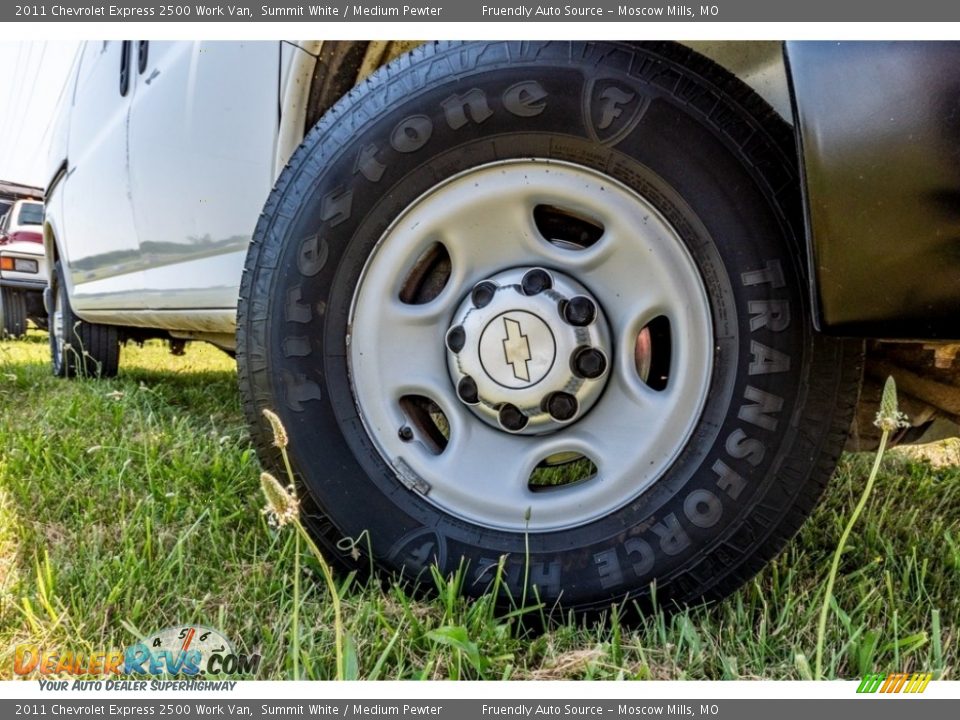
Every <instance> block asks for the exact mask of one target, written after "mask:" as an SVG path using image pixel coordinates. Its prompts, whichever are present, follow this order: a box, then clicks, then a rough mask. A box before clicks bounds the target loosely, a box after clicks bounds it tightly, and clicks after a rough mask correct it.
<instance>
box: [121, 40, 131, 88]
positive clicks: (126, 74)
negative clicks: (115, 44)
mask: <svg viewBox="0 0 960 720" xmlns="http://www.w3.org/2000/svg"><path fill="white" fill-rule="evenodd" d="M130 44H131V43H130V41H129V40H124V41H123V44H122V45H121V46H120V97H126V96H127V92H129V90H130Z"/></svg>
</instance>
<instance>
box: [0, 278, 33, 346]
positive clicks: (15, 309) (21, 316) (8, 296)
mask: <svg viewBox="0 0 960 720" xmlns="http://www.w3.org/2000/svg"><path fill="white" fill-rule="evenodd" d="M0 320H2V322H3V325H2V327H0V337H3V338H14V339H15V338H20V337H23V336H24V335H26V334H27V302H26V299H25V298H24V296H23V293H21V292H18V291H17V290H14V289H13V288H3V289H2V290H0Z"/></svg>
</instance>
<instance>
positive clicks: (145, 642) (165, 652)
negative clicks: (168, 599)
mask: <svg viewBox="0 0 960 720" xmlns="http://www.w3.org/2000/svg"><path fill="white" fill-rule="evenodd" d="M259 666H260V655H257V654H253V655H247V654H242V653H238V652H236V651H235V650H234V648H233V644H232V643H231V642H230V641H229V640H227V638H226V637H224V635H223V634H222V633H220V632H219V631H218V630H214V629H213V628H208V627H204V626H202V625H180V626H174V627H168V628H164V629H163V630H160V631H159V632H155V633H150V634H148V635H146V636H145V637H143V638H142V639H141V640H140V641H139V642H137V643H134V644H132V645H130V646H128V647H126V648H124V649H122V650H118V649H104V650H101V651H93V652H91V651H74V650H70V649H46V648H42V647H40V646H38V645H20V646H18V647H17V648H16V651H15V654H14V663H13V672H14V673H15V674H16V675H20V676H24V675H41V676H42V675H56V676H60V677H63V676H76V677H87V676H123V677H151V676H152V677H158V676H188V677H198V676H202V677H206V676H210V675H255V674H256V672H257V669H258V668H259Z"/></svg>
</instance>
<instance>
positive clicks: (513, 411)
mask: <svg viewBox="0 0 960 720" xmlns="http://www.w3.org/2000/svg"><path fill="white" fill-rule="evenodd" d="M500 424H501V425H503V427H504V429H506V430H511V431H513V432H518V431H520V430H523V428H525V427H526V425H527V416H526V415H524V414H523V413H522V412H520V409H519V408H518V407H517V406H516V405H511V404H510V403H504V404H503V405H501V406H500Z"/></svg>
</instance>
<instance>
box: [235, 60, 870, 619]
mask: <svg viewBox="0 0 960 720" xmlns="http://www.w3.org/2000/svg"><path fill="white" fill-rule="evenodd" d="M801 228H802V224H801V211H800V189H799V178H798V171H797V166H796V151H795V147H794V144H793V137H792V133H791V131H790V129H789V127H787V126H786V124H785V123H783V121H782V120H781V119H780V118H779V117H778V116H776V115H775V114H774V113H773V111H772V110H771V109H770V108H769V107H768V106H767V105H766V104H765V103H764V102H763V101H762V100H760V99H759V98H758V97H757V96H756V95H755V94H754V93H753V92H752V91H751V90H750V89H749V88H748V87H746V86H745V85H743V84H742V83H741V82H739V81H738V80H737V79H735V78H734V77H732V76H731V75H729V74H728V73H727V72H725V71H724V70H723V69H721V68H720V67H718V66H717V65H715V64H713V63H712V62H710V61H708V60H706V59H705V58H703V57H701V56H699V55H697V54H695V53H693V52H691V51H690V50H688V49H686V48H683V47H680V46H677V45H673V44H667V43H656V44H624V43H596V42H589V43H580V42H530V43H513V42H471V43H438V44H432V45H428V46H424V47H421V48H419V49H418V50H416V51H415V52H413V53H411V54H410V55H408V56H404V57H402V58H400V59H398V60H397V61H395V62H393V63H391V64H390V65H388V66H386V67H385V68H382V69H381V70H379V71H378V72H377V73H375V74H374V75H373V76H372V77H370V78H369V79H368V80H366V81H365V82H364V83H363V84H362V85H361V86H359V87H357V88H355V89H354V90H353V91H351V92H350V93H349V94H348V95H347V96H346V97H345V98H344V99H342V100H341V101H340V102H339V103H338V104H337V105H336V106H334V107H333V109H332V110H331V111H330V112H329V113H328V114H327V115H326V116H324V118H323V119H322V120H321V121H320V122H319V123H318V125H317V126H316V127H315V128H314V129H313V130H312V131H311V132H310V133H309V134H308V136H307V137H306V139H305V140H304V142H303V144H302V146H301V147H300V148H299V149H298V150H297V152H296V153H295V154H294V156H293V157H292V159H291V160H290V163H289V165H288V166H287V168H286V169H285V170H284V171H283V173H282V174H281V176H280V178H279V180H278V182H277V184H276V187H275V188H274V191H273V193H272V194H271V196H270V198H269V200H268V201H267V203H266V206H265V209H264V212H263V214H262V216H261V218H260V221H259V223H258V226H257V228H256V231H255V235H254V239H253V242H252V244H251V246H250V250H249V254H248V257H247V261H246V268H245V273H244V277H243V281H242V285H241V298H240V306H239V313H238V343H237V359H238V364H239V381H240V388H241V394H242V398H243V404H244V408H245V411H246V414H247V417H248V420H249V423H250V426H251V428H252V432H253V437H254V440H255V443H256V446H257V448H258V451H259V453H260V457H261V459H262V462H263V463H264V464H265V465H266V466H268V467H270V468H279V467H282V465H281V464H280V463H279V462H278V456H277V448H276V447H275V446H274V445H273V444H272V439H273V438H272V435H271V430H270V426H269V424H268V423H267V422H266V421H265V419H264V418H263V417H262V410H263V409H266V408H269V409H271V410H273V411H275V412H276V413H277V414H278V415H279V416H280V418H281V420H282V422H283V423H284V425H285V427H286V429H287V432H288V436H289V453H290V456H291V459H292V463H293V467H294V468H295V471H296V473H297V475H298V481H299V483H300V486H301V487H302V488H303V489H304V490H305V491H306V494H307V501H308V502H309V505H308V507H306V509H305V511H304V514H305V516H306V519H307V520H308V522H309V524H310V525H311V527H312V530H313V532H314V534H315V536H316V537H317V538H318V540H319V541H320V543H321V544H322V546H323V548H324V549H325V551H326V552H327V553H328V554H329V555H331V556H336V557H339V558H340V559H342V560H345V561H346V562H347V563H350V562H351V555H352V557H353V561H354V562H355V564H358V565H360V566H362V565H363V564H364V563H366V562H368V560H366V559H364V556H365V555H367V554H372V556H373V558H374V559H375V561H376V563H377V564H378V565H379V566H380V567H381V568H384V569H385V570H387V571H388V572H391V573H396V574H399V575H401V576H403V577H406V578H410V579H417V578H421V577H423V576H422V573H423V572H424V570H425V569H426V568H427V567H428V566H430V565H431V564H433V565H436V566H437V567H438V568H439V570H440V571H441V572H442V573H443V574H449V573H451V572H454V571H456V570H457V569H458V568H466V579H465V581H464V583H463V590H464V592H465V593H467V594H469V595H478V594H481V593H483V592H486V591H487V590H489V588H490V587H492V585H493V576H494V571H495V569H496V568H497V566H498V563H500V562H503V566H502V567H503V575H502V578H501V580H502V584H501V587H504V586H505V587H506V589H507V591H509V592H508V594H509V595H510V596H512V597H513V598H514V599H519V598H520V597H522V596H532V595H530V594H529V593H535V594H536V596H537V597H538V598H539V599H540V600H541V601H542V602H545V603H547V605H552V604H554V603H559V604H561V605H562V606H563V607H566V608H572V609H575V610H583V611H588V610H592V609H597V608H603V607H608V606H609V603H610V602H612V601H617V600H623V599H625V598H628V599H640V600H642V599H644V598H646V597H648V595H649V592H650V588H651V586H652V584H653V583H655V584H656V595H657V598H658V600H659V601H663V602H671V601H676V602H681V603H683V602H691V601H695V600H698V599H700V598H705V597H706V598H712V597H721V596H723V595H726V594H728V593H729V592H731V591H732V590H733V589H735V588H737V587H739V586H740V585H741V584H742V583H744V582H745V581H746V580H747V579H748V578H750V577H751V576H752V575H753V574H754V573H756V572H757V571H758V570H759V569H760V568H761V567H763V566H764V564H765V563H766V562H768V561H769V560H770V559H771V558H772V557H774V556H775V555H776V554H777V553H778V552H779V551H780V550H781V548H783V546H784V545H785V543H786V542H787V540H788V539H789V538H790V537H791V536H792V535H793V534H794V533H795V531H796V530H797V529H798V528H799V526H800V525H801V523H802V522H803V520H804V519H805V518H806V517H807V516H808V515H809V514H810V512H811V511H812V510H813V508H814V506H815V504H816V502H817V500H818V498H819V497H820V495H821V493H822V491H823V489H824V487H825V485H826V483H827V481H828V480H829V478H830V476H831V474H832V472H833V469H834V466H835V463H836V461H837V458H838V456H839V454H840V452H841V449H842V448H843V445H844V442H845V439H846V437H847V432H848V428H849V426H850V420H851V417H852V413H853V409H854V407H855V404H856V400H857V393H858V387H859V379H860V369H861V354H862V347H861V345H860V344H859V343H852V342H846V341H841V340H837V339H833V338H828V337H824V336H821V335H818V334H816V333H815V332H814V331H813V326H812V320H811V310H810V306H809V298H808V290H807V287H808V279H807V270H806V268H805V264H804V254H803V251H802V242H801V240H800V232H801ZM575 298H576V299H575ZM583 298H586V299H585V300H584V299H583ZM662 318H666V320H665V321H664V320H663V319H662ZM658 323H659V324H658ZM501 348H502V349H501ZM582 352H586V353H587V354H586V355H581V353H582ZM498 353H499V355H498ZM568 354H569V359H568ZM498 358H499V359H498ZM581 361H583V362H581ZM511 373H512V374H511ZM534 376H536V377H534ZM465 378H467V379H465ZM537 392H540V393H541V394H540V395H539V396H538V395H537V394H536V393H537ZM537 397H541V398H542V399H541V400H539V404H538V401H537ZM558 398H559V400H558ZM358 552H359V553H360V557H359V559H357V556H358ZM502 558H505V559H503V560H502ZM525 578H526V581H527V582H528V584H529V586H530V587H529V588H527V587H524V579H525ZM528 591H529V592H528Z"/></svg>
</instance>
